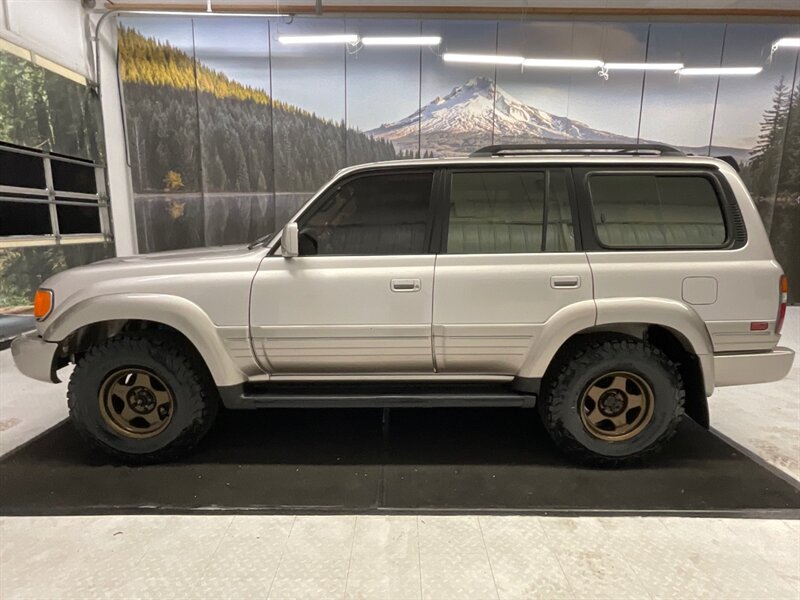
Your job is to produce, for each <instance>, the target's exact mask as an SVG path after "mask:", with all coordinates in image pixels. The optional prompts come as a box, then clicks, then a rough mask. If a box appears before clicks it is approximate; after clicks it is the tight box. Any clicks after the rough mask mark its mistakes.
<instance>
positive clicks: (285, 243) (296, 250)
mask: <svg viewBox="0 0 800 600" xmlns="http://www.w3.org/2000/svg"><path fill="white" fill-rule="evenodd" d="M298 238H299V236H298V233H297V223H287V224H286V227H284V228H283V232H282V233H281V256H283V257H284V258H291V257H292V256H299V255H300V243H299V241H298Z"/></svg>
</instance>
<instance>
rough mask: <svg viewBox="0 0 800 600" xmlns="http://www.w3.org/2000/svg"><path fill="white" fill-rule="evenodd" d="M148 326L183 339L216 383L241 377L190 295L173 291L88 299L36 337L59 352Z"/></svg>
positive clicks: (236, 381)
mask: <svg viewBox="0 0 800 600" xmlns="http://www.w3.org/2000/svg"><path fill="white" fill-rule="evenodd" d="M148 329H151V330H152V329H155V330H158V329H162V330H169V331H170V332H171V333H173V334H177V335H180V336H181V337H182V338H184V339H185V340H186V342H187V343H188V344H189V345H190V346H191V347H192V348H193V349H194V350H195V351H196V352H197V354H198V355H199V356H200V358H201V359H202V360H203V362H204V363H205V365H206V367H207V368H208V370H209V372H210V373H211V376H212V378H213V379H214V382H215V383H216V385H217V386H226V385H238V384H241V383H243V382H244V381H246V379H247V377H246V376H245V374H244V373H243V372H242V371H241V370H240V369H239V368H238V367H237V366H236V364H235V363H234V362H233V360H232V359H231V357H230V355H229V354H228V352H227V350H226V349H225V345H224V344H223V342H222V340H221V339H220V337H219V335H218V334H217V333H216V326H215V325H214V323H213V322H212V321H211V319H210V318H209V317H208V315H207V314H206V313H205V312H204V311H203V310H202V309H201V308H200V307H199V306H197V305H196V304H194V303H193V302H191V301H190V300H187V299H186V298H182V297H178V296H170V295H166V294H109V295H105V296H96V297H92V298H88V299H85V300H82V301H80V302H78V303H76V304H74V305H72V306H69V307H68V308H66V309H64V310H63V312H61V313H60V314H58V315H55V318H54V319H53V321H52V322H51V324H50V325H49V326H48V327H47V328H46V329H45V330H44V332H43V333H42V337H43V339H45V340H47V341H51V342H58V343H59V346H60V348H61V349H62V352H61V354H62V356H63V355H67V354H75V353H76V352H80V351H82V350H83V349H85V348H87V347H89V345H91V344H92V343H96V342H98V341H101V340H103V339H108V338H109V337H112V336H114V335H116V334H117V333H120V332H122V331H125V330H134V331H135V330H148ZM57 360H59V359H57ZM62 360H63V359H62Z"/></svg>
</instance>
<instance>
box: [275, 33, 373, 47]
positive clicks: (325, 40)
mask: <svg viewBox="0 0 800 600" xmlns="http://www.w3.org/2000/svg"><path fill="white" fill-rule="evenodd" d="M278 41H279V42H280V43H281V44H355V43H356V42H357V41H358V36H357V35H356V34H355V33H336V34H332V35H281V36H278Z"/></svg>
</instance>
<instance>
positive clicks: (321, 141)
mask: <svg viewBox="0 0 800 600" xmlns="http://www.w3.org/2000/svg"><path fill="white" fill-rule="evenodd" d="M330 34H357V35H359V36H361V37H362V38H363V37H366V36H370V35H372V36H440V37H441V38H442V41H441V43H440V44H439V45H436V46H430V47H428V46H424V47H417V46H366V45H365V46H360V45H353V44H346V43H338V44H299V45H297V44H285V43H282V42H281V41H280V38H281V36H297V35H330ZM798 35H800V30H799V29H798V27H797V26H796V25H782V24H747V23H735V24H727V25H726V24H717V23H631V22H626V23H588V22H555V21H543V22H520V21H512V20H508V21H505V20H500V21H497V20H463V21H459V20H452V19H441V20H440V19H430V20H422V21H420V20H411V19H328V18H313V17H307V18H300V17H298V18H294V19H292V20H291V21H288V20H286V19H266V18H264V19H260V18H220V19H214V18H196V19H191V18H188V17H174V18H163V17H159V18H148V17H138V16H137V17H135V18H133V17H126V18H124V19H121V23H120V30H119V51H120V74H121V77H122V81H123V91H124V102H125V110H126V119H127V130H128V142H129V150H130V157H131V165H132V175H133V183H134V192H135V205H136V219H137V231H138V237H139V248H140V251H143V252H150V251H155V250H163V249H172V248H184V247H192V246H202V245H215V244H223V243H237V242H244V241H247V240H248V239H253V238H255V237H257V236H258V235H260V234H262V233H265V232H268V231H271V230H274V229H277V228H279V227H280V226H282V224H283V223H284V222H285V221H286V220H287V219H288V218H289V216H291V214H292V213H293V212H294V211H295V210H296V209H297V208H298V207H299V206H300V205H301V204H302V203H303V202H304V201H305V200H306V199H307V198H308V197H309V196H310V194H311V193H313V192H314V191H315V190H316V189H317V188H318V187H319V186H320V185H322V184H323V183H324V182H325V181H326V180H327V179H329V178H330V177H331V176H332V175H333V174H334V173H335V172H336V171H337V170H338V169H340V168H342V167H344V166H347V165H351V164H357V163H361V162H367V161H375V160H390V159H397V158H411V157H418V156H423V157H429V156H458V155H465V154H468V153H469V152H471V151H473V150H475V149H476V148H478V147H480V146H482V145H486V144H491V143H523V142H541V141H572V140H586V141H608V142H637V141H638V142H661V143H666V144H670V145H674V146H677V147H679V148H681V149H682V150H684V151H686V152H691V153H693V154H702V155H707V154H711V155H731V156H733V157H734V158H735V159H736V160H737V161H738V162H739V164H740V165H741V167H742V174H743V177H744V179H745V181H746V183H747V184H748V186H749V187H750V190H751V192H752V194H753V196H754V198H755V199H756V203H757V204H758V207H759V210H760V211H761V214H762V217H763V218H764V221H765V225H766V227H767V230H768V231H769V232H770V236H771V239H772V243H773V247H774V249H775V252H776V255H777V257H778V259H779V260H780V261H781V264H782V265H783V267H784V269H785V270H786V271H787V273H788V274H789V276H790V280H792V281H795V282H798V285H795V286H794V288H793V293H792V296H793V299H794V301H797V300H798V298H800V295H799V294H798V292H797V290H798V286H800V228H798V226H797V224H798V223H800V110H798V102H800V72H799V69H798V49H797V48H780V49H778V50H777V51H773V49H772V44H773V42H774V41H775V40H777V39H779V38H783V37H789V36H793V37H796V36H798ZM444 53H469V54H488V55H495V54H496V55H500V56H523V57H545V58H591V59H595V58H597V59H599V60H601V61H603V62H605V63H614V62H618V63H631V62H674V63H684V64H685V65H687V66H692V67H719V66H722V67H726V66H747V65H757V66H762V67H763V70H762V71H761V72H760V73H758V74H756V75H742V76H727V77H718V76H694V77H692V76H688V75H680V74H676V73H675V72H674V71H673V70H669V71H646V72H644V71H636V70H611V69H609V70H608V72H607V73H606V75H607V78H606V77H603V76H601V74H599V73H598V69H597V68H588V69H567V68H535V67H534V68H531V67H523V66H520V65H518V64H517V65H495V64H474V63H456V62H446V61H444V60H443V54H444Z"/></svg>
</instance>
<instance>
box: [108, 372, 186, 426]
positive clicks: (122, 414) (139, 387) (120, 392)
mask: <svg viewBox="0 0 800 600" xmlns="http://www.w3.org/2000/svg"><path fill="white" fill-rule="evenodd" d="M99 401H100V414H101V415H102V417H103V420H104V421H105V422H106V424H107V425H108V426H109V427H111V428H112V429H113V430H114V431H115V432H116V433H118V434H120V435H122V436H124V437H127V438H133V439H143V438H149V437H153V436H155V435H158V434H159V433H161V432H162V431H163V430H164V429H165V428H166V427H167V425H169V423H170V421H171V420H172V415H173V413H174V411H175V399H174V396H173V394H172V391H170V389H169V388H168V387H167V385H166V384H165V383H164V382H163V381H162V379H161V378H160V377H158V375H156V374H155V373H153V372H152V371H149V370H147V369H143V368H124V369H118V370H116V371H113V372H112V373H110V374H109V375H108V376H106V378H105V379H104V380H103V383H102V384H101V385H100V393H99Z"/></svg>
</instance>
